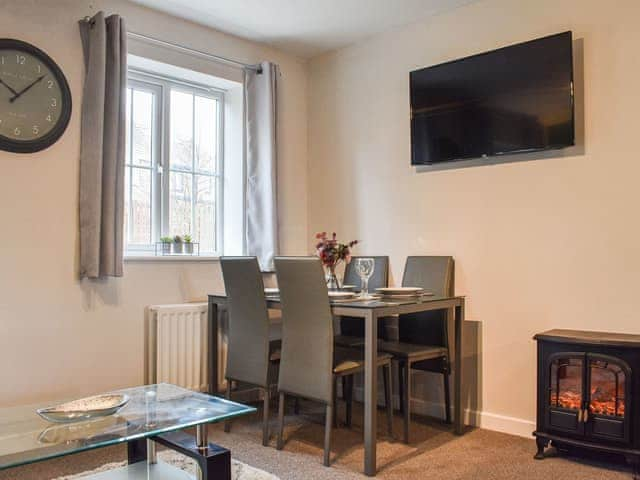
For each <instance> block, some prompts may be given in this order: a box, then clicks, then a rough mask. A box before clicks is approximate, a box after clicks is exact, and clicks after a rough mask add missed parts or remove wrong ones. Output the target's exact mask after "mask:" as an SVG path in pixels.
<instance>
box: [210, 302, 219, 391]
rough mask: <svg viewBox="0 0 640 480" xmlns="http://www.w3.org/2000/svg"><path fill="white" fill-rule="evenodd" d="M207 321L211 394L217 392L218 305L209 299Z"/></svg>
mask: <svg viewBox="0 0 640 480" xmlns="http://www.w3.org/2000/svg"><path fill="white" fill-rule="evenodd" d="M208 321H209V362H208V363H209V393H210V394H211V395H217V394H218V384H219V379H218V329H219V323H220V322H219V318H218V305H217V304H216V303H215V302H214V301H212V300H209V309H208Z"/></svg>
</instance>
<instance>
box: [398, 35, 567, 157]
mask: <svg viewBox="0 0 640 480" xmlns="http://www.w3.org/2000/svg"><path fill="white" fill-rule="evenodd" d="M572 57H573V55H572V39H571V32H565V33H560V34H557V35H552V36H549V37H544V38H540V39H537V40H532V41H529V42H525V43H520V44H517V45H512V46H509V47H505V48H501V49H499V50H494V51H491V52H487V53H482V54H479V55H474V56H472V57H467V58H463V59H461V60H456V61H453V62H448V63H443V64H441V65H436V66H433V67H427V68H423V69H421V70H416V71H413V72H411V74H410V90H411V163H412V164H413V165H423V164H434V163H439V162H448V161H453V160H462V159H469V158H479V157H490V156H495V155H504V154H510V153H520V152H532V151H538V150H549V149H556V148H563V147H567V146H570V145H573V144H574V119H573V62H572Z"/></svg>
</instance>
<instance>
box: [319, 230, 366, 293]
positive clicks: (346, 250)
mask: <svg viewBox="0 0 640 480" xmlns="http://www.w3.org/2000/svg"><path fill="white" fill-rule="evenodd" d="M316 240H318V243H317V244H316V255H317V256H318V257H319V258H320V260H321V261H322V264H323V265H324V266H325V267H326V268H327V270H328V271H329V272H328V274H327V285H328V286H329V288H335V289H337V288H339V285H338V280H337V278H336V266H338V264H339V263H340V262H342V261H344V262H345V263H349V262H350V261H351V249H352V248H353V247H354V246H355V245H357V243H358V240H352V241H350V242H349V243H340V242H339V241H338V240H337V238H336V232H333V233H332V234H331V237H329V236H328V235H327V232H319V233H316Z"/></svg>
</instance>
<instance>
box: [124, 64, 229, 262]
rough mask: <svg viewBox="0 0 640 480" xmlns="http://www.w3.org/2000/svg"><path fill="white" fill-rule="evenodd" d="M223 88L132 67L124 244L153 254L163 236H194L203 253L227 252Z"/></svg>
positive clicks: (131, 249) (130, 249)
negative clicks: (224, 247) (224, 245)
mask: <svg viewBox="0 0 640 480" xmlns="http://www.w3.org/2000/svg"><path fill="white" fill-rule="evenodd" d="M223 111H224V94H223V93H222V92H221V91H217V90H214V89H212V88H208V87H204V86H200V85H196V84H191V83H187V82H182V81H178V80H173V79H170V78H166V77H162V76H158V75H155V74H154V75H151V74H149V75H145V74H141V73H138V72H135V73H134V72H131V71H130V72H129V82H128V86H127V114H126V129H127V143H126V149H127V151H126V162H125V164H126V170H125V242H126V251H127V253H128V254H134V255H135V254H142V253H153V252H155V250H156V249H155V244H156V242H159V241H160V238H161V237H166V236H169V237H174V236H176V235H180V236H184V235H190V236H191V237H192V239H193V242H197V243H199V245H200V248H199V251H200V254H201V255H218V254H221V253H222V234H221V232H222V198H223V195H222V194H223V192H222V186H223V183H222V165H223V159H222V156H223V151H224V150H223V148H222V143H223V138H224V132H223V123H224V122H223Z"/></svg>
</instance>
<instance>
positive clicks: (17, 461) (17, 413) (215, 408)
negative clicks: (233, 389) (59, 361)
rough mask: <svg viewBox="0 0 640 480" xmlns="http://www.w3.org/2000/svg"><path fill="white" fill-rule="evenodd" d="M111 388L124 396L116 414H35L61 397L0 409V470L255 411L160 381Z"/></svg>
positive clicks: (251, 408)
mask: <svg viewBox="0 0 640 480" xmlns="http://www.w3.org/2000/svg"><path fill="white" fill-rule="evenodd" d="M117 393H124V394H126V395H128V396H129V398H130V400H129V402H128V403H127V404H126V405H125V406H124V407H122V409H120V410H119V411H118V412H117V413H115V414H113V415H110V416H107V417H101V418H95V419H92V420H87V421H82V422H76V423H67V424H60V423H50V422H47V421H46V420H44V419H42V418H40V416H39V415H38V414H37V413H36V410H37V409H38V408H40V407H43V406H50V405H55V404H59V403H62V402H51V403H48V404H47V405H29V406H22V407H12V408H3V409H0V470H2V469H5V468H10V467H15V466H18V465H23V464H26V463H32V462H36V461H39V460H45V459H48V458H53V457H58V456H62V455H68V454H71V453H76V452H81V451H84V450H90V449H92V448H98V447H105V446H108V445H113V444H117V443H122V442H127V441H131V440H136V439H139V438H146V437H151V436H154V435H158V434H161V433H166V432H171V431H174V430H179V429H182V428H187V427H193V426H195V425H199V424H202V423H215V422H220V421H223V420H226V419H229V418H233V417H237V416H241V415H245V414H248V413H253V412H255V411H256V409H255V408H253V407H248V406H246V405H241V404H239V403H235V402H230V401H228V400H225V399H223V398H219V397H213V396H211V395H206V394H204V393H197V392H193V391H191V390H186V389H184V388H181V387H177V386H175V385H169V384H164V383H163V384H158V385H146V386H144V387H135V388H127V389H124V390H118V391H117Z"/></svg>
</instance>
